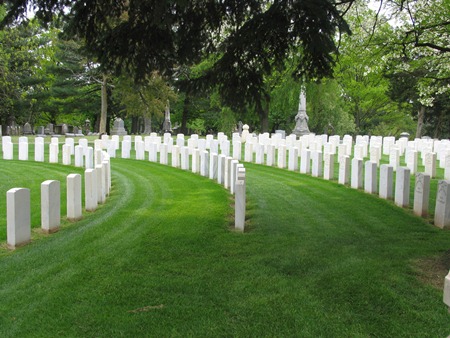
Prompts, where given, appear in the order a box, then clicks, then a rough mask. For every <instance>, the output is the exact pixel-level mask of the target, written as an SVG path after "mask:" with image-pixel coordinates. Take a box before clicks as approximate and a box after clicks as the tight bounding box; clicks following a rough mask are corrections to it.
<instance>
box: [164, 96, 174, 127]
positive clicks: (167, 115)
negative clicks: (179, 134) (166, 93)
mask: <svg viewBox="0 0 450 338" xmlns="http://www.w3.org/2000/svg"><path fill="white" fill-rule="evenodd" d="M163 132H165V133H172V124H171V122H170V106H169V100H167V105H166V111H165V112H164V123H163Z"/></svg>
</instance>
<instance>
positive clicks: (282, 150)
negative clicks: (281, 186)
mask: <svg viewBox="0 0 450 338" xmlns="http://www.w3.org/2000/svg"><path fill="white" fill-rule="evenodd" d="M277 166H278V168H281V169H285V168H286V146H285V145H280V146H279V147H278V158H277Z"/></svg>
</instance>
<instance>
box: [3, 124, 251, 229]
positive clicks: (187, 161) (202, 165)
mask: <svg viewBox="0 0 450 338" xmlns="http://www.w3.org/2000/svg"><path fill="white" fill-rule="evenodd" d="M219 137H220V135H219ZM208 139H209V138H208ZM2 141H3V142H2V146H3V155H4V156H3V158H4V159H13V154H14V152H13V149H14V148H13V147H14V145H13V144H12V142H11V139H10V137H4V138H3V139H2ZM221 141H222V142H223V143H222V144H220V145H219V141H218V140H212V142H211V144H212V148H211V147H210V146H209V144H208V149H207V147H206V140H205V139H199V138H198V135H194V136H191V138H189V140H187V145H186V141H185V138H184V135H181V134H180V135H178V136H177V139H176V142H174V139H173V138H172V136H171V134H168V133H167V134H165V135H164V138H163V140H162V139H161V137H158V136H157V135H156V134H152V135H150V136H146V137H144V138H142V137H141V136H135V138H134V150H135V158H136V159H137V160H145V159H146V158H148V160H149V161H152V162H158V161H159V163H161V164H164V165H169V162H170V164H171V165H172V166H173V167H176V168H181V169H182V170H191V171H192V172H194V173H197V174H200V175H201V176H205V177H209V178H210V179H212V180H216V181H217V182H218V183H219V184H222V185H223V186H224V187H225V188H226V189H229V190H230V192H231V193H232V194H236V198H235V203H236V207H235V210H236V211H235V212H236V215H235V216H236V217H235V228H236V229H238V230H240V231H244V224H245V168H244V167H243V165H242V164H240V163H239V161H237V160H234V159H233V158H232V157H231V156H228V154H229V149H230V142H229V141H227V139H226V135H223V136H222V139H221ZM174 143H175V144H174ZM227 146H228V152H227V151H225V147H227ZM214 147H215V148H214ZM5 149H6V150H5ZM21 149H22V153H21ZM131 149H132V139H131V136H124V137H123V139H122V142H120V139H119V137H118V136H112V137H111V138H110V137H109V136H108V135H102V138H101V139H97V140H95V141H94V147H89V146H88V140H87V139H79V141H78V145H75V144H74V139H72V138H66V139H65V143H64V144H63V145H62V152H63V156H62V163H63V164H65V165H70V164H71V161H72V160H71V159H72V156H71V155H74V158H75V166H77V167H83V166H84V167H85V168H87V169H91V168H93V167H94V163H95V161H96V158H98V156H99V154H101V153H102V151H105V152H107V154H108V156H109V157H116V153H117V150H121V157H122V158H131ZM219 149H220V150H221V154H219ZM43 150H44V142H43V138H40V137H36V139H35V160H36V161H43V160H44V155H43V154H44V153H43ZM214 150H215V151H214ZM5 152H6V156H5ZM41 153H42V156H41ZM25 154H26V156H25ZM49 154H50V155H49V161H50V162H51V163H58V162H59V139H58V138H56V137H54V138H52V139H51V143H50V144H49ZM21 159H23V160H25V159H28V139H27V138H26V137H22V138H20V139H19V160H21ZM236 184H238V185H239V187H238V188H237V189H235V187H236Z"/></svg>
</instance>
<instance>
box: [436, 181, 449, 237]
mask: <svg viewBox="0 0 450 338" xmlns="http://www.w3.org/2000/svg"><path fill="white" fill-rule="evenodd" d="M434 225H435V226H437V227H439V228H442V229H449V228H450V181H447V180H440V181H439V184H438V192H437V197H436V208H435V212H434Z"/></svg>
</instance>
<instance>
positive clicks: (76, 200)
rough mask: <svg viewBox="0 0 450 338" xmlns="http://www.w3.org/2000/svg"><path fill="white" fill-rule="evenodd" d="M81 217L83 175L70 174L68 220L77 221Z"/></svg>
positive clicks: (68, 178) (68, 183)
mask: <svg viewBox="0 0 450 338" xmlns="http://www.w3.org/2000/svg"><path fill="white" fill-rule="evenodd" d="M75 153H76V150H75ZM81 216H82V209H81V175H80V174H70V175H68V176H67V219H68V220H70V221H77V220H79V219H81Z"/></svg>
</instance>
